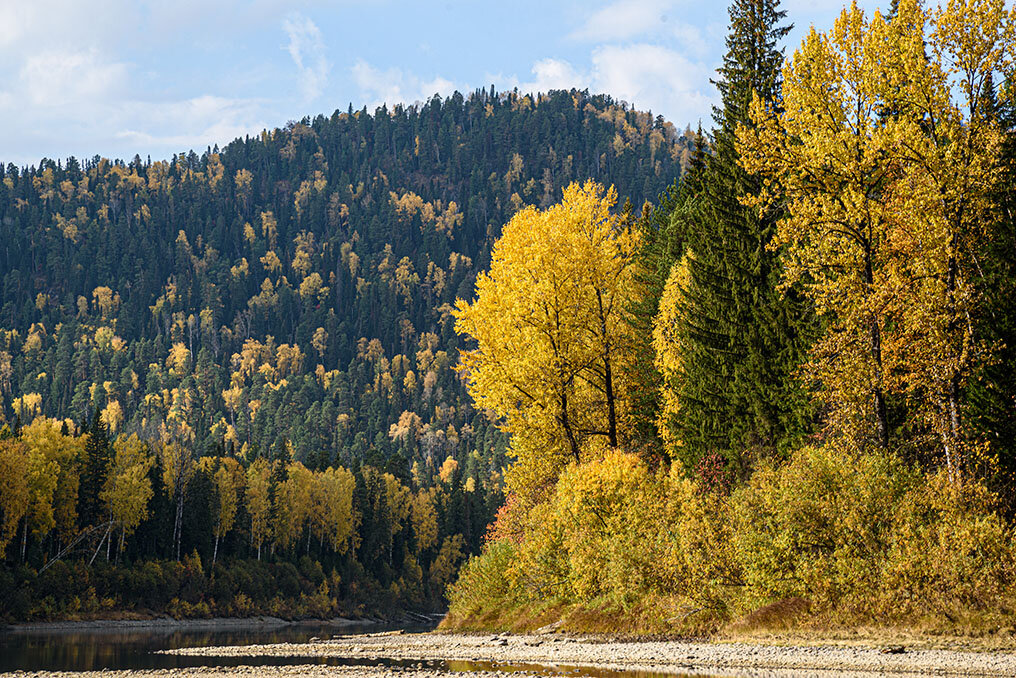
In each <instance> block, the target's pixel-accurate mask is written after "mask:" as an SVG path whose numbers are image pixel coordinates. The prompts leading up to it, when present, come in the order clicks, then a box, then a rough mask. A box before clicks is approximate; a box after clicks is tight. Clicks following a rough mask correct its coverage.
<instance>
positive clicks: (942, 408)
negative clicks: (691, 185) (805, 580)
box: [738, 0, 1016, 471]
mask: <svg viewBox="0 0 1016 678" xmlns="http://www.w3.org/2000/svg"><path fill="white" fill-rule="evenodd" d="M1014 27H1016V10H1012V9H1008V8H1006V6H1005V3H1004V0H950V1H949V2H947V3H946V4H945V5H944V6H942V7H940V8H938V9H934V10H931V9H929V10H926V9H923V8H922V7H921V5H920V3H919V2H918V0H900V2H899V3H898V9H897V11H896V13H895V14H894V15H893V16H892V17H891V18H890V19H887V18H885V17H883V16H882V15H880V14H879V13H877V12H876V13H875V14H874V16H873V17H871V18H870V19H869V18H868V17H867V16H866V15H865V14H864V12H863V11H862V10H861V9H860V8H858V7H857V4H856V2H855V3H854V4H852V5H851V6H850V7H849V8H847V9H844V10H843V12H842V14H841V15H840V17H839V18H838V19H837V21H836V23H835V26H834V27H833V29H832V30H831V31H829V32H827V33H819V32H818V31H816V30H815V29H814V28H813V29H812V30H811V32H810V33H809V34H808V36H807V37H806V38H805V40H804V42H803V43H802V45H801V46H800V48H799V49H798V50H797V51H796V52H795V54H794V56H793V58H792V59H790V60H788V62H787V63H786V65H785V67H784V73H783V76H784V82H783V101H782V106H783V109H782V111H779V112H774V111H772V110H767V109H766V108H765V107H764V106H763V104H762V103H761V102H759V101H758V100H756V101H755V102H754V103H753V106H752V118H753V121H754V122H755V126H754V127H751V128H749V127H743V126H742V127H741V128H740V129H739V130H738V140H739V150H740V153H741V158H742V164H743V165H744V167H745V168H746V169H747V170H748V171H750V172H754V173H758V174H759V175H761V176H762V177H763V179H764V184H765V186H766V190H765V191H764V192H763V194H762V195H761V196H760V197H759V198H758V199H757V200H755V201H753V202H754V203H755V204H757V205H759V206H765V205H767V204H769V203H771V202H772V201H775V200H779V201H782V202H783V203H784V204H785V205H786V208H787V215H788V216H787V217H786V218H785V219H784V220H782V221H781V222H780V224H779V227H778V232H777V234H776V237H775V238H774V240H773V243H772V247H774V248H780V250H781V252H782V254H783V258H784V263H785V270H786V273H787V276H788V279H789V281H790V282H798V283H801V284H802V285H803V288H804V289H805V290H806V292H807V293H808V294H809V295H810V296H811V298H812V299H813V300H814V302H815V305H816V308H817V310H818V311H819V312H820V313H822V314H824V316H825V317H826V318H827V319H828V320H829V325H828V331H827V332H826V334H825V335H824V337H822V339H821V340H820V341H819V342H818V343H817V345H816V346H815V348H814V350H813V353H812V361H811V364H810V367H811V375H812V376H813V377H814V378H815V380H816V382H817V383H818V384H820V385H821V387H822V389H823V390H824V391H825V394H826V396H827V397H826V399H827V402H828V404H829V405H830V406H831V409H832V414H833V423H834V424H835V425H837V426H838V427H839V428H840V429H841V430H843V431H845V432H846V433H848V434H850V435H851V436H852V437H853V438H854V439H855V440H857V441H859V442H863V441H865V440H868V441H873V442H874V443H875V444H876V445H877V446H879V447H881V448H886V447H888V445H889V435H890V430H889V429H890V425H889V421H888V417H887V410H886V397H887V395H892V394H895V395H897V396H898V397H899V398H901V399H905V400H906V402H907V403H908V405H909V406H910V407H911V408H912V411H914V412H915V413H916V414H919V415H921V416H922V418H923V421H924V423H925V424H926V426H927V428H928V430H929V431H931V432H934V433H935V434H936V435H937V436H938V438H939V440H940V446H941V450H942V452H943V456H944V458H945V461H946V464H947V465H948V467H949V468H950V469H951V470H952V471H958V470H959V469H960V468H961V467H962V458H961V457H962V448H963V443H964V434H963V433H964V432H963V427H962V424H961V419H960V400H961V391H962V388H963V386H964V384H965V382H966V379H967V377H968V375H969V374H970V372H971V370H972V368H973V367H974V365H975V364H976V361H977V360H978V359H979V358H981V357H983V353H984V347H983V346H982V345H981V342H980V339H979V337H978V336H977V335H976V333H975V328H974V325H973V323H972V322H971V320H970V318H971V309H972V307H973V304H974V303H975V301H976V296H977V290H976V280H977V276H978V272H977V266H976V262H975V261H974V256H973V253H974V252H975V251H976V247H977V243H978V239H979V238H981V237H982V236H983V232H984V227H985V224H986V220H987V219H989V218H990V213H991V207H992V205H991V200H990V187H991V185H992V183H993V182H994V180H995V173H996V172H997V168H996V158H997V157H998V153H999V146H1000V141H1001V138H1002V134H1001V130H1000V129H999V126H998V123H997V121H996V120H994V118H993V117H992V116H991V115H989V114H987V107H986V105H985V104H986V103H987V101H988V100H989V99H990V97H991V96H992V92H991V89H992V88H991V82H992V76H993V74H994V73H997V72H998V70H1000V69H1001V70H1003V71H1011V69H1012V65H1013V49H1014V38H1016V35H1014Z"/></svg>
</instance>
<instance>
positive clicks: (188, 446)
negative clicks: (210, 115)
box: [0, 89, 691, 616]
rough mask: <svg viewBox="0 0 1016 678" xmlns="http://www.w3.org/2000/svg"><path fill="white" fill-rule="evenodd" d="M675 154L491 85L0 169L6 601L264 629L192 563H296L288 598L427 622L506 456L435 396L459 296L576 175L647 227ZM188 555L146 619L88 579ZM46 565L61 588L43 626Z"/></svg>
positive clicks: (629, 123) (453, 352)
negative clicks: (242, 131)
mask: <svg viewBox="0 0 1016 678" xmlns="http://www.w3.org/2000/svg"><path fill="white" fill-rule="evenodd" d="M690 151H691V149H690V146H689V141H688V139H687V138H686V137H685V136H683V135H680V134H678V133H677V132H676V130H675V129H674V127H673V126H672V125H671V124H670V123H666V122H664V121H663V120H662V118H658V117H657V118H653V117H652V116H651V115H650V114H646V113H641V112H637V111H634V110H631V109H629V108H627V107H626V106H625V105H623V104H619V103H617V102H614V101H612V100H611V99H610V98H608V97H604V96H590V95H588V94H586V93H583V92H576V91H572V92H554V93H551V94H549V95H540V96H539V97H536V98H533V97H531V96H520V95H518V94H517V93H500V94H499V93H496V92H494V91H493V89H491V90H490V91H489V92H488V91H484V90H479V91H477V92H475V93H474V94H472V95H470V96H469V97H465V98H464V97H462V96H461V95H459V94H455V95H454V96H452V97H450V98H448V99H446V100H443V101H442V100H441V99H439V98H434V99H432V100H430V101H429V102H427V103H425V104H422V105H418V106H409V107H406V106H401V105H400V106H396V107H395V108H394V109H392V110H388V109H386V108H384V107H382V108H380V109H378V110H377V111H375V112H374V113H373V114H370V113H368V112H367V110H366V109H363V110H360V111H354V110H352V108H350V110H349V111H347V112H345V113H342V112H336V113H335V114H334V115H332V116H331V117H324V116H318V117H316V118H313V119H310V118H307V119H304V120H301V121H299V122H294V123H290V124H288V125H287V126H286V127H285V128H283V129H276V130H272V131H266V132H264V133H262V134H261V135H260V136H259V137H255V138H247V139H242V140H241V139H238V140H236V141H234V142H232V143H230V144H228V145H227V146H226V147H225V148H222V149H214V150H213V149H209V150H208V151H207V152H205V153H204V154H202V155H200V156H199V155H197V154H196V153H194V152H190V153H187V154H181V155H179V156H175V157H174V158H172V159H171V160H168V161H161V160H159V161H152V160H141V159H140V158H137V157H135V158H134V160H133V161H131V162H126V163H125V162H120V161H112V160H108V159H105V158H100V157H95V158H93V159H90V160H86V161H81V160H77V159H74V158H71V159H68V160H67V161H66V162H57V161H50V160H44V161H42V162H41V163H40V164H39V166H38V167H31V168H27V169H24V168H17V167H14V166H12V165H8V166H7V167H6V168H0V242H2V250H0V280H2V284H3V295H2V298H0V425H2V427H3V431H4V433H3V436H4V439H3V440H2V441H0V479H2V481H0V512H2V518H3V519H2V521H0V554H3V562H4V563H5V565H4V567H5V571H6V574H4V575H3V576H4V577H6V579H5V580H4V584H5V587H4V588H7V587H8V586H9V587H10V588H11V589H16V590H17V591H19V593H18V595H17V596H14V597H11V598H8V599H6V600H4V601H3V603H0V605H7V606H8V613H9V614H12V615H14V616H25V615H36V616H45V615H61V614H75V613H78V612H91V611H94V610H95V606H96V605H107V606H115V607H131V606H134V605H135V604H144V605H146V606H148V607H151V608H156V609H158V608H165V607H166V606H167V605H169V604H170V603H171V602H172V601H174V600H175V601H176V602H175V603H173V604H175V605H176V606H177V609H183V613H187V612H188V610H190V609H191V606H195V605H201V604H203V605H204V606H205V607H204V608H194V609H198V610H199V611H202V610H203V611H208V610H209V609H210V610H211V611H214V612H220V613H244V612H248V613H249V612H251V611H256V610H265V609H268V608H269V607H270V606H271V605H275V606H276V607H279V606H280V605H281V606H282V607H283V608H285V607H286V606H285V605H282V604H281V603H278V602H276V603H272V602H271V597H272V595H271V594H269V593H266V592H265V591H247V592H245V593H244V595H245V596H246V602H243V601H241V604H239V607H235V609H234V607H230V606H229V605H227V604H226V603H225V602H224V601H226V600H230V601H233V600H234V599H235V597H236V594H237V593H238V592H239V591H241V589H243V586H242V585H241V584H239V583H233V584H222V580H223V578H224V576H218V577H215V576H211V578H210V579H209V577H208V575H209V574H211V573H212V570H211V568H210V567H209V566H210V564H211V563H212V562H213V561H215V562H218V563H220V564H221V563H222V562H223V561H225V562H233V561H234V560H237V559H259V558H260V559H262V561H264V560H266V559H269V560H271V561H272V562H273V563H276V564H278V563H282V562H287V561H291V562H294V563H295V562H297V559H298V558H299V557H301V556H308V555H309V559H307V558H305V560H306V562H304V563H303V566H302V569H301V574H300V575H299V577H296V575H294V580H295V579H298V580H299V582H300V585H299V586H296V585H295V584H294V586H296V588H295V589H294V591H290V592H289V593H288V594H287V596H288V598H287V601H290V602H291V600H292V599H293V596H295V595H296V594H297V593H299V592H301V591H302V592H303V593H305V594H308V595H310V594H312V593H314V594H315V595H317V594H320V595H322V596H323V600H325V601H329V600H330V601H331V602H330V603H328V604H327V605H326V607H328V606H329V605H330V606H331V607H330V608H329V609H331V608H336V609H332V611H333V612H334V611H336V610H337V609H340V608H342V605H343V602H342V601H343V600H355V601H356V603H357V604H368V605H369V604H377V603H379V601H380V602H384V603H386V604H421V603H423V602H427V601H431V602H432V601H437V600H439V599H440V597H441V595H442V589H443V583H444V582H446V581H447V580H448V579H449V578H450V577H451V576H452V573H453V572H454V567H455V565H456V564H457V563H458V561H459V560H460V559H461V558H462V557H463V555H464V554H466V553H469V552H473V551H476V550H477V549H478V548H479V545H480V541H481V537H482V535H483V532H484V529H485V527H486V525H487V523H488V522H489V520H490V518H491V517H492V515H493V511H494V510H495V509H496V508H497V506H498V505H499V504H500V502H501V486H502V481H501V470H502V467H503V466H504V464H505V451H506V443H507V440H506V436H505V434H504V433H502V432H501V431H500V430H499V428H498V427H497V426H496V425H495V424H496V422H495V421H494V419H493V418H492V416H490V414H489V413H487V412H484V411H481V410H477V409H475V408H474V407H473V406H472V403H471V400H470V398H469V396H468V395H467V393H466V390H465V387H464V382H463V380H462V377H461V375H460V374H458V373H457V372H456V369H455V368H456V365H457V364H458V362H459V349H460V347H462V345H463V344H462V342H463V340H462V339H461V338H459V337H458V336H457V335H456V333H455V331H454V328H453V325H454V319H453V318H452V315H451V312H452V309H453V304H454V302H455V300H456V299H457V298H464V299H469V298H471V297H472V295H473V287H474V281H475V278H476V274H477V272H478V271H480V270H482V269H483V268H485V267H486V266H487V265H488V263H489V256H490V247H491V245H492V243H493V242H494V240H495V239H496V238H497V237H498V236H499V235H500V231H501V226H502V225H503V224H505V223H506V222H507V221H508V220H509V219H510V218H511V216H512V215H513V214H514V213H515V212H517V211H518V210H519V209H520V208H521V207H522V206H524V205H535V206H538V207H547V206H549V205H550V204H552V203H554V202H555V201H557V200H559V199H560V196H561V191H562V189H563V187H565V186H567V185H568V184H569V183H570V182H572V181H575V180H579V179H586V178H594V179H596V180H598V181H601V182H603V183H605V184H614V185H615V186H616V187H617V190H618V191H619V193H620V195H621V196H623V197H624V198H626V199H628V200H630V201H631V203H632V204H633V205H636V206H641V205H642V204H643V202H644V201H646V200H647V199H655V197H656V196H657V195H658V194H660V193H661V192H662V191H663V190H664V189H665V188H666V187H667V186H668V185H670V184H672V183H673V182H674V181H675V180H676V179H677V177H678V176H679V175H680V172H681V167H682V164H683V163H685V162H687V160H688V158H689V154H690ZM135 436H136V438H135ZM86 547H87V550H86ZM68 548H69V550H68ZM189 554H190V555H189ZM195 554H196V555H195ZM184 556H188V557H190V558H191V560H190V561H189V562H190V563H191V564H190V565H188V566H187V567H188V568H189V569H188V570H187V571H188V572H191V574H194V572H195V567H196V570H197V572H198V574H199V575H200V577H199V578H200V579H201V581H204V582H205V584H204V585H203V586H205V588H203V589H202V588H201V587H200V586H198V587H197V590H196V591H195V590H191V591H189V592H188V593H186V594H185V593H183V592H182V591H183V589H184V588H186V587H182V588H181V587H178V589H173V587H172V586H170V585H168V584H167V585H166V586H165V587H163V588H165V589H166V592H164V593H163V594H159V595H160V596H161V598H160V597H159V596H156V599H154V600H151V601H149V602H147V603H140V602H139V601H138V600H133V599H132V598H131V595H132V594H130V593H124V594H123V595H122V596H120V597H118V595H119V594H117V595H114V594H113V593H108V595H104V594H103V590H106V591H110V592H114V591H117V589H116V588H111V585H109V584H98V583H97V582H98V580H97V579H96V577H95V576H94V574H92V575H90V574H89V571H88V569H87V567H86V566H85V563H91V564H92V567H93V568H94V567H98V566H99V563H102V562H104V561H106V560H108V561H110V562H118V563H120V567H121V568H122V569H123V568H126V569H123V572H128V573H130V572H135V570H136V569H137V567H140V563H141V562H142V561H145V560H152V561H154V564H155V565H156V569H158V566H157V563H158V561H159V560H162V561H164V562H165V561H166V560H167V559H168V560H171V561H174V565H173V568H177V569H178V568H180V567H182V566H181V565H177V564H175V561H178V560H180V559H181V558H183V557H184ZM58 557H59V559H60V565H59V566H58V567H50V565H51V563H52V562H53V560H54V559H55V558H58ZM194 558H198V559H199V560H198V562H197V565H195V564H194V562H195V561H194ZM201 560H203V561H204V563H205V564H204V566H202V565H201V564H200V561H201ZM68 563H69V564H70V567H72V568H77V569H76V570H75V574H74V576H73V577H70V578H68V576H67V564H68ZM132 563H133V564H135V565H136V566H137V567H135V570H131V569H130V566H131V564H132ZM322 564H323V566H324V569H323V570H322ZM273 566H274V565H273ZM279 566H281V565H279ZM165 567H166V568H169V569H173V568H170V565H169V564H168V563H166V564H165ZM237 567H240V566H239V565H238V566H237ZM252 567H253V566H252ZM259 567H268V566H267V565H259ZM41 568H47V569H46V572H47V576H52V573H53V572H55V571H58V570H59V571H60V572H62V574H61V575H60V580H61V581H72V582H74V583H73V584H68V585H67V586H63V587H58V589H59V592H55V593H53V594H52V595H51V597H50V599H49V600H48V602H47V603H46V605H45V606H43V607H42V608H40V607H39V606H38V605H36V602H37V599H38V598H39V597H40V596H39V592H40V591H42V590H47V588H46V587H47V586H49V584H46V583H45V582H44V581H43V580H42V579H36V578H35V572H36V571H37V570H40V569H41ZM220 568H221V565H220ZM168 571H169V570H168V569H167V570H166V571H165V572H163V573H162V574H161V575H152V574H151V573H150V572H149V575H148V576H152V577H155V578H156V579H159V577H162V576H163V575H165V576H166V577H169V575H168V574H166V573H167V572H168ZM174 571H175V570H174ZM329 572H332V573H333V574H332V575H331V576H330V577H329V576H328V573H329ZM315 573H316V574H315ZM122 576H127V575H126V574H123V575H122ZM181 576H182V575H179V574H177V575H173V577H176V578H177V579H180V577H181ZM195 576H198V575H195ZM232 576H233V579H234V580H236V581H237V582H238V581H239V580H240V579H243V577H240V576H239V575H235V573H234V575H232ZM266 576H267V575H266ZM275 576H277V575H275ZM247 579H250V578H249V577H247ZM212 581H218V582H219V584H218V586H219V589H218V593H217V594H216V595H213V594H212V593H211V589H210V588H208V587H210V586H212V583H211V582H212ZM328 582H331V587H332V591H331V593H330V594H329V592H328ZM50 584H51V582H50ZM322 585H324V586H325V589H324V593H321V586H322ZM75 586H77V588H76V589H75V588H74V587H75ZM181 586H182V585H181ZM258 586H262V585H261V584H259V585H258ZM258 586H254V588H255V589H257V588H258ZM68 587H70V588H68ZM301 587H302V589H301ZM336 587H339V589H338V590H335V589H336ZM96 588H98V589H99V592H98V594H97V593H96V590H95V589H96ZM122 588H123V587H122ZM129 588H130V587H126V589H124V590H127V589H129ZM192 588H193V587H192ZM72 589H73V590H72ZM170 589H172V591H170ZM315 592H316V593H315ZM258 596H260V598H259V597H258ZM104 597H105V598H107V599H108V601H107V602H103V599H104ZM71 599H74V600H76V601H77V602H75V603H68V602H67V601H68V600H71ZM252 600H253V601H254V602H253V603H252V602H251V601H252ZM276 600H278V598H276ZM82 601H84V602H82ZM180 601H184V603H185V606H184V607H183V608H181V606H180ZM290 602H287V603H286V605H289V604H290ZM318 603H320V600H319V601H318ZM318 603H316V604H318ZM320 604H323V603H320ZM216 605H218V607H216ZM230 605H232V603H230ZM75 606H77V607H75ZM209 606H210V607H209ZM245 606H246V607H245ZM292 609H293V610H302V609H304V608H300V607H299V606H294V607H292ZM319 612H320V610H319Z"/></svg>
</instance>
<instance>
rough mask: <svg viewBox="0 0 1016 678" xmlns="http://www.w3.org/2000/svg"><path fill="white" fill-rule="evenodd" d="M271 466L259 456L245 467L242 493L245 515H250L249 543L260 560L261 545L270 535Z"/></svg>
mask: <svg viewBox="0 0 1016 678" xmlns="http://www.w3.org/2000/svg"><path fill="white" fill-rule="evenodd" d="M271 475H272V467H271V465H270V464H269V463H268V461H267V460H266V459H264V458H261V457H259V458H258V459H255V460H254V461H253V462H252V463H251V465H250V466H249V467H248V468H247V491H246V492H245V493H244V501H245V507H246V509H247V515H248V516H250V545H251V547H252V548H254V549H256V550H257V554H258V560H261V547H262V545H263V544H264V543H265V542H266V541H267V540H268V539H269V538H270V537H271V520H270V517H271V509H272V506H271V502H270V493H269V488H270V486H271Z"/></svg>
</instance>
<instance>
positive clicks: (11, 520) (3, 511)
mask: <svg viewBox="0 0 1016 678" xmlns="http://www.w3.org/2000/svg"><path fill="white" fill-rule="evenodd" d="M27 470H28V449H27V446H26V445H25V444H24V443H22V442H21V441H19V440H16V439H14V438H6V439H3V440H0V556H3V554H4V552H5V551H6V549H7V545H8V544H10V543H11V541H13V539H14V535H15V534H16V533H17V530H18V525H19V524H20V523H21V519H22V518H24V516H25V514H26V513H27V512H28V505H29V501H30V496H31V495H30V491H29V486H28V473H27Z"/></svg>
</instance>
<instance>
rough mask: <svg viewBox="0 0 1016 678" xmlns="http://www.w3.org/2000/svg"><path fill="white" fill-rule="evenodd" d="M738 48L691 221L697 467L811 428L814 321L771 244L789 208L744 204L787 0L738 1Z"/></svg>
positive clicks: (688, 356) (692, 428)
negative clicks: (743, 153) (745, 156)
mask: <svg viewBox="0 0 1016 678" xmlns="http://www.w3.org/2000/svg"><path fill="white" fill-rule="evenodd" d="M729 11H730V32H729V35H728V36H727V53H726V55H725V57H724V60H723V66H722V67H721V68H720V69H719V70H718V76H719V77H718V79H717V81H716V82H715V84H716V86H717V88H718V89H719V92H720V95H721V100H722V105H721V106H719V107H717V108H715V109H714V121H715V125H716V126H715V129H714V132H713V143H712V149H711V150H712V154H711V155H710V156H709V157H708V158H707V162H706V168H705V172H704V175H703V178H702V181H701V190H700V194H699V196H698V200H697V201H696V210H695V213H694V214H693V215H690V218H686V219H685V220H684V228H685V229H686V232H685V242H686V246H687V250H688V251H687V256H688V270H689V273H690V282H689V284H688V289H687V297H686V299H685V304H686V308H685V309H684V314H683V315H684V323H683V327H682V328H681V335H682V337H681V346H682V352H683V353H684V355H683V358H682V372H683V374H682V378H681V383H680V384H679V385H678V389H677V391H678V394H679V400H680V403H681V406H680V409H679V411H678V412H677V413H676V414H675V417H676V421H673V422H671V424H672V426H673V429H674V430H675V431H676V432H677V435H678V438H679V439H680V440H681V443H682V445H681V447H680V449H679V450H678V452H679V456H680V457H681V459H682V461H683V462H684V463H685V465H686V467H687V468H689V469H692V468H694V467H695V466H696V465H697V464H698V463H699V461H700V460H701V459H702V458H703V457H704V456H706V455H710V454H714V453H717V454H720V455H722V456H724V457H726V458H727V460H728V461H729V463H730V464H731V465H733V466H734V467H739V468H740V469H744V468H745V466H746V465H747V464H748V463H749V458H748V457H749V456H751V455H754V454H762V455H771V454H774V453H777V452H779V451H780V450H783V449H785V448H786V447H787V446H788V445H789V444H790V443H791V442H792V441H793V440H795V439H796V438H798V437H799V436H800V435H801V434H803V433H804V432H805V431H806V430H807V429H808V425H809V421H810V417H809V407H808V399H807V396H806V394H805V392H804V390H803V389H802V388H801V386H800V385H799V383H798V382H797V381H796V379H795V371H796V369H797V367H798V365H799V364H800V363H801V362H802V360H803V358H804V354H805V351H806V349H807V343H808V328H809V327H810V324H811V320H810V314H809V311H808V309H807V307H805V305H804V304H803V303H802V302H801V301H799V300H798V298H797V297H796V296H795V295H794V294H793V291H792V290H791V291H788V293H786V294H784V292H782V291H781V290H780V289H779V288H778V286H779V282H780V267H779V262H778V258H777V253H775V252H771V251H769V250H767V248H766V246H767V245H768V243H769V242H770V240H771V239H772V236H773V233H774V231H775V227H776V223H777V221H778V219H779V217H780V214H779V213H778V212H775V211H770V212H768V213H765V214H762V215H760V214H759V213H758V211H757V210H756V209H754V208H748V207H745V206H744V205H742V204H741V201H740V199H741V197H742V196H745V195H751V194H755V193H757V192H758V191H759V189H760V182H759V180H758V179H757V178H756V177H754V176H751V175H749V174H748V173H747V172H745V171H744V170H743V169H742V168H741V166H740V165H739V163H738V153H737V149H736V130H737V126H738V125H739V124H749V123H750V118H749V114H748V109H749V106H750V104H751V101H752V98H753V96H755V95H757V96H758V97H760V98H761V99H762V100H763V101H764V102H767V103H768V105H770V106H778V105H779V99H780V86H781V68H782V64H783V53H782V50H781V49H780V48H779V47H778V43H779V41H780V40H781V39H782V38H783V37H784V36H785V35H786V34H787V32H788V31H789V30H790V26H788V25H785V24H784V23H783V20H784V18H785V16H786V13H785V12H783V11H781V10H780V9H779V2H778V0H735V2H733V3H732V4H731V6H730V10H729Z"/></svg>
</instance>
